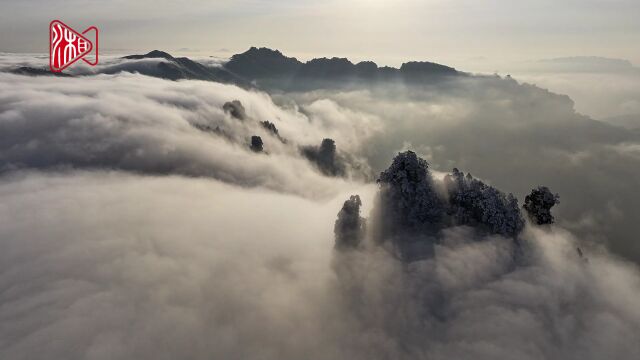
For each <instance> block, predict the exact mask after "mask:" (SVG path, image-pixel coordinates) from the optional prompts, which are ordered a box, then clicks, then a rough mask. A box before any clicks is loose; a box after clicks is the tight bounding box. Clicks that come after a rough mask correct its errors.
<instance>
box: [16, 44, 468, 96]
mask: <svg viewBox="0 0 640 360" xmlns="http://www.w3.org/2000/svg"><path fill="white" fill-rule="evenodd" d="M122 59H127V60H145V59H162V60H164V61H159V62H154V61H146V62H145V61H139V62H138V61H131V62H124V63H118V64H115V65H109V66H106V67H102V68H101V69H99V70H98V72H97V73H103V74H115V73H119V72H134V73H140V74H143V75H147V76H153V77H158V78H162V79H167V80H182V79H190V80H205V81H215V82H221V83H227V84H235V85H238V86H241V87H244V88H250V87H256V86H257V87H259V88H262V89H265V90H273V89H276V90H312V89H323V88H339V87H344V86H349V85H353V84H356V85H357V84H364V85H368V84H373V83H376V82H384V83H386V82H389V81H398V82H405V83H411V84H429V83H433V82H437V81H443V80H446V79H447V78H449V77H456V76H468V74H466V73H463V72H459V71H457V70H456V69H454V68H452V67H448V66H445V65H440V64H436V63H432V62H408V63H404V64H402V66H401V67H400V68H399V69H397V68H392V67H387V66H385V67H378V65H377V64H376V63H374V62H372V61H362V62H359V63H357V64H354V63H352V62H351V61H349V60H348V59H346V58H338V57H333V58H326V57H324V58H317V59H312V60H309V61H307V62H305V63H303V62H300V61H298V60H297V59H296V58H293V57H287V56H285V55H283V54H282V53H281V52H280V51H278V50H271V49H268V48H256V47H252V48H250V49H249V50H247V51H245V52H244V53H241V54H236V55H233V56H232V57H231V59H230V60H229V61H228V62H227V63H226V64H224V65H223V66H207V65H203V64H201V63H199V62H197V61H193V60H191V59H189V58H186V57H174V56H172V55H171V54H169V53H167V52H164V51H160V50H153V51H150V52H148V53H146V54H137V55H128V56H124V57H123V58H122ZM12 72H14V73H17V74H23V75H34V76H37V75H51V72H50V71H48V70H46V69H36V68H29V67H21V68H18V69H14V70H12ZM59 76H65V74H61V75H59Z"/></svg>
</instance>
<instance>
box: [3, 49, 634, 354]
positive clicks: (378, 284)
mask: <svg viewBox="0 0 640 360" xmlns="http://www.w3.org/2000/svg"><path fill="white" fill-rule="evenodd" d="M3 61H4V60H3ZM272 99H274V100H272ZM234 100H238V101H239V104H242V108H243V109H244V116H243V120H241V119H238V118H237V117H234V116H232V115H231V113H230V111H226V112H225V109H224V104H225V103H228V102H231V103H233V101H234ZM254 137H259V139H260V141H261V149H262V151H260V152H255V151H252V148H251V147H252V145H257V139H256V140H255V142H254V140H253V139H254ZM323 139H332V140H333V141H334V144H335V145H336V149H337V150H336V151H337V152H336V153H334V155H335V154H340V155H342V154H345V155H344V156H345V158H348V159H350V160H352V161H346V162H344V163H343V164H344V166H346V167H347V169H346V170H345V171H346V174H345V175H346V176H345V177H334V176H327V174H325V173H323V172H322V170H321V169H320V168H319V165H318V162H317V161H313V159H312V161H310V160H309V158H308V157H305V156H304V153H303V152H301V149H305V148H307V149H308V148H310V147H311V148H312V149H320V148H319V147H318V144H322V140H323ZM254 148H255V146H254ZM408 149H413V150H414V151H415V152H416V153H417V155H419V156H421V157H423V158H425V159H426V160H427V161H429V164H430V172H431V175H430V176H432V178H433V179H435V183H438V184H440V183H446V180H445V179H446V177H445V174H446V173H449V172H450V171H452V169H453V168H456V167H457V168H460V169H461V170H464V171H465V172H469V171H470V172H472V173H473V178H471V177H469V178H468V179H467V178H466V177H465V178H464V180H461V178H460V179H459V178H458V177H457V176H455V175H453V180H456V181H457V180H460V181H458V182H459V183H460V184H462V185H460V186H459V187H456V189H458V192H455V191H454V192H452V193H449V192H447V191H443V192H441V193H439V196H444V198H442V199H446V201H445V200H442V199H441V200H442V201H443V202H444V203H446V204H451V203H455V201H456V200H455V196H456V195H459V194H467V191H472V192H473V191H475V190H474V189H481V190H483V191H484V190H487V189H493V188H494V187H495V188H498V189H500V190H502V191H504V192H505V193H509V192H513V193H514V194H515V195H516V197H517V198H518V199H519V200H520V204H523V201H524V198H525V195H527V194H529V193H530V191H531V189H532V188H535V187H537V186H539V185H546V186H549V188H551V189H553V191H554V192H558V193H560V195H561V196H562V203H561V204H560V205H558V206H557V209H556V207H554V210H553V215H554V216H555V218H556V223H557V225H553V224H551V225H545V226H544V228H539V227H537V226H536V225H534V224H530V223H529V224H527V225H526V226H525V227H524V229H522V232H519V234H518V241H515V240H514V238H513V237H509V238H506V237H502V236H500V235H496V234H494V235H487V234H486V233H484V234H479V233H478V232H477V231H475V230H476V229H475V228H474V227H476V225H477V224H476V223H473V222H469V223H462V224H458V223H456V224H452V225H453V226H448V227H446V228H441V229H439V231H440V233H439V234H438V236H439V240H438V242H436V243H434V244H433V245H434V246H433V251H432V253H431V254H429V256H427V257H423V258H420V259H415V261H412V262H407V261H402V260H401V259H398V258H397V257H394V256H392V254H390V252H389V249H388V248H386V247H385V246H378V245H376V242H374V241H372V239H371V238H370V236H371V234H370V233H367V232H368V231H369V230H370V229H375V227H376V224H375V223H373V221H376V218H375V216H374V217H372V216H371V215H372V208H373V207H374V203H375V201H374V199H375V198H376V191H377V189H378V186H377V185H375V184H372V183H369V184H367V183H365V182H362V181H359V180H357V179H359V177H358V176H356V175H358V174H356V173H358V172H360V173H367V172H368V169H369V168H372V169H374V171H375V172H376V173H380V172H381V171H382V170H384V169H387V168H388V167H389V165H390V164H392V158H393V157H394V156H395V155H396V154H397V153H398V152H399V151H403V150H408ZM638 149H640V141H639V140H638V134H637V133H634V132H631V131H628V130H625V129H622V128H617V127H613V126H609V125H607V124H603V123H600V122H597V121H593V120H591V119H589V118H586V117H583V116H580V115H577V114H575V112H574V111H573V107H572V103H571V101H570V99H568V98H567V97H564V96H559V95H554V94H551V93H548V92H546V91H544V90H541V89H538V88H535V87H531V86H523V85H520V84H518V83H516V82H515V81H513V80H505V79H498V78H477V77H474V78H468V79H464V80H455V81H447V82H441V83H438V84H437V85H435V84H434V85H432V86H424V87H411V88H407V87H403V86H396V85H389V86H385V87H377V88H371V89H367V90H363V89H353V90H350V91H346V90H345V91H333V92H331V93H329V92H322V91H315V92H307V93H296V94H280V95H277V96H276V95H272V97H270V96H269V95H266V94H265V93H261V92H257V91H247V90H243V89H240V88H238V87H235V86H230V85H222V84H218V83H213V82H200V81H178V82H174V81H166V80H161V79H154V78H149V77H145V76H141V75H134V74H127V73H122V74H116V75H106V74H101V75H96V76H87V77H81V78H53V77H28V76H19V75H14V74H7V73H0V248H2V249H3V251H1V252H0V289H3V290H2V291H0V358H3V359H4V358H7V359H17V360H20V359H39V358H47V359H58V358H61V359H70V360H73V359H114V358H116V359H132V358H135V359H176V358H184V359H211V358H223V359H300V358H305V359H332V360H335V359H436V360H437V359H450V358H473V359H513V358H518V359H541V358H545V359H563V360H564V359H580V360H584V359H602V358H615V359H634V358H635V357H637V354H638V352H640V335H639V334H640V310H639V308H638V307H637V300H638V299H640V272H639V271H638V267H637V265H636V264H635V263H633V262H626V261H625V260H622V258H621V257H619V256H614V255H611V254H610V253H609V252H608V250H607V249H606V247H604V246H600V244H606V245H608V246H610V247H611V248H612V249H613V250H615V251H617V252H618V254H620V255H623V256H625V257H627V258H631V259H634V260H637V259H640V257H638V256H637V254H640V252H634V251H637V250H638V243H637V242H634V240H635V237H636V234H637V224H638V218H637V216H638V215H637V211H635V210H636V206H637V204H638V203H640V199H639V198H638V196H640V195H638V192H637V191H636V187H637V184H638V183H640V179H639V173H640V170H638V169H640V166H638V165H640V156H639V153H638ZM334 160H335V158H334ZM416 161H417V158H416ZM418 163H419V161H418ZM354 164H358V166H362V168H358V167H357V166H355V165H354ZM364 170H366V171H364ZM453 174H456V172H455V171H454V172H453ZM460 174H462V173H460ZM388 175H389V174H388ZM460 176H462V175H460ZM390 177H391V179H390ZM381 178H382V179H383V180H384V181H386V182H387V183H390V182H393V181H394V180H393V176H392V174H391V175H389V176H384V174H383V175H382V176H381ZM385 179H386V180H385ZM479 179H482V181H483V184H482V185H480V181H479ZM387 180H388V181H387ZM449 180H452V178H451V177H450V178H449ZM382 185H383V186H384V183H383V184H382ZM460 189H462V190H460ZM410 190H411V189H410ZM422 190H425V189H422V188H420V191H422ZM440 190H443V189H440ZM440 190H437V191H440ZM445 190H446V189H445ZM463 190H464V191H463ZM425 191H426V190H425ZM487 191H489V190H487ZM352 194H359V197H356V196H353V197H350V196H351V195H352ZM451 194H453V195H454V198H453V199H449V198H447V197H446V196H451ZM474 194H475V192H474ZM543 197H544V196H543ZM400 198H401V199H404V198H403V197H400ZM345 199H349V200H348V201H347V202H344V200H345ZM394 199H395V198H394ZM394 199H391V200H390V201H392V205H393V204H396V203H395V202H394V201H395V200H397V199H395V200H394ZM512 200H515V199H509V201H508V203H509V204H511V203H512V202H513V201H512ZM543 200H544V199H543ZM532 204H534V205H535V204H538V205H540V206H538V207H536V206H534V208H536V209H537V210H539V212H540V213H541V214H544V215H547V214H546V212H545V209H546V206H547V205H548V204H547V203H546V202H545V201H542V202H541V203H539V202H536V201H534V202H533V203H532ZM465 206H466V205H464V206H463V205H460V207H461V208H465ZM340 209H342V211H340ZM339 211H340V212H339ZM337 213H339V215H338V216H336V214H337ZM373 215H375V212H374V213H373ZM364 217H368V218H369V219H370V220H368V221H366V222H365V220H364ZM545 219H548V218H547V217H545ZM545 222H546V221H545ZM458 225H463V226H458ZM567 229H568V230H567ZM569 231H571V232H569ZM494 233H495V232H494ZM334 236H338V239H339V240H338V243H337V244H336V243H335V242H334V241H335V238H334ZM479 237H480V238H479ZM594 240H597V241H594ZM334 246H335V248H334ZM344 248H350V250H349V251H342V250H344ZM514 254H518V256H517V257H516V256H514ZM516 260H517V261H516Z"/></svg>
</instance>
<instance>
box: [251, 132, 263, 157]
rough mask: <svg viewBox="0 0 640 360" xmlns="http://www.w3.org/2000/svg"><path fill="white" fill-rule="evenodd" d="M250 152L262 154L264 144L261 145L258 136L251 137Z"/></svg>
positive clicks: (260, 139)
mask: <svg viewBox="0 0 640 360" xmlns="http://www.w3.org/2000/svg"><path fill="white" fill-rule="evenodd" d="M250 148H251V151H253V152H257V153H259V152H262V151H264V144H263V143H262V138H261V137H260V136H258V135H253V136H252V137H251V145H250Z"/></svg>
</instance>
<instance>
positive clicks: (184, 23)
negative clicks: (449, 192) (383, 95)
mask: <svg viewBox="0 0 640 360" xmlns="http://www.w3.org/2000/svg"><path fill="white" fill-rule="evenodd" d="M1 7H2V12H1V14H0V33H1V34H2V37H0V51H3V52H47V27H48V24H49V22H50V21H51V20H53V19H60V20H62V21H64V22H66V23H67V24H69V25H70V26H73V27H77V28H79V29H83V28H85V27H88V26H90V25H95V26H97V27H99V28H100V30H101V47H102V49H103V52H115V53H129V52H132V51H142V50H151V49H163V50H166V51H170V52H176V51H179V52H183V53H200V54H218V55H220V54H222V55H224V54H232V53H237V52H241V51H244V50H246V49H247V48H248V47H250V46H267V47H271V48H278V49H280V50H282V51H283V52H285V53H286V54H290V55H292V56H297V57H299V58H301V59H308V58H312V57H316V56H341V57H349V58H350V59H352V60H354V61H357V60H363V59H370V60H374V61H376V62H378V63H379V64H383V65H399V64H401V63H402V62H403V61H406V60H432V61H438V62H443V63H447V64H451V65H455V66H459V67H463V68H465V69H469V70H476V69H477V70H487V69H492V71H493V70H498V71H499V70H501V69H502V68H504V63H513V62H520V61H528V60H536V59H545V58H556V57H565V56H600V57H609V58H621V59H627V60H629V61H631V62H632V63H635V64H640V47H638V46H632V44H638V43H640V22H639V21H637V19H638V16H639V15H640V2H638V1H635V0H608V1H601V0H564V1H552V0H536V1H529V0H527V1H506V0H488V1H473V0H423V1H418V0H396V1H390V0H339V1H338V0H329V1H309V0H296V1H293V0H285V1H265V0H241V1H228V0H219V1H204V0H192V1H188V2H184V1H183V2H175V1H168V0H159V1H151V0H141V1H125V0H106V1H91V0H68V1H58V0H53V1H52V0H20V1H6V0H3V1H2V2H1ZM494 68H495V69H494Z"/></svg>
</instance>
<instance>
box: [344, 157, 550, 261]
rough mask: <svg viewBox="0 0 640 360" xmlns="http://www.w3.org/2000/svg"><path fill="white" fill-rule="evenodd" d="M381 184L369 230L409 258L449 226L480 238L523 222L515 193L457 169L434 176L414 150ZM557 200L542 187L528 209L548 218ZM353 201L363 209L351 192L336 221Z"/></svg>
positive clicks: (421, 253)
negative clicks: (462, 229)
mask: <svg viewBox="0 0 640 360" xmlns="http://www.w3.org/2000/svg"><path fill="white" fill-rule="evenodd" d="M378 184H379V185H380V189H379V192H378V195H377V198H376V203H375V207H374V209H373V211H372V216H371V218H370V223H371V227H370V228H371V229H372V231H371V232H370V233H369V235H370V236H371V239H372V240H373V241H374V243H377V244H386V243H390V244H391V245H392V247H393V249H394V251H395V252H396V254H397V255H398V256H399V257H400V258H401V259H403V260H406V261H413V260H416V259H421V258H424V257H425V256H428V255H429V254H431V253H432V251H433V248H432V247H433V245H435V244H438V243H439V242H440V238H441V237H442V236H443V231H446V230H447V229H452V228H456V227H460V226H464V227H467V228H470V229H472V232H473V233H474V234H475V235H473V236H477V238H478V239H480V238H483V237H485V236H491V235H500V236H502V237H504V238H511V239H516V238H517V237H518V235H519V234H520V232H521V231H522V230H523V229H524V226H525V221H524V218H523V216H522V213H521V212H520V209H519V206H518V200H517V199H516V198H515V196H513V194H505V193H503V192H502V191H500V190H498V189H496V188H494V187H492V186H490V185H487V184H485V183H484V182H482V181H480V180H478V179H475V178H474V177H473V176H471V174H466V175H465V173H463V172H461V171H459V170H458V169H453V171H452V172H451V173H450V174H447V175H446V176H445V177H444V179H443V180H441V181H440V180H437V179H434V177H433V176H432V174H431V172H430V171H429V164H428V163H427V161H426V160H424V159H422V158H420V157H418V156H417V155H416V153H414V152H413V151H406V152H403V153H399V154H398V155H397V156H396V157H395V158H394V159H393V162H392V164H391V166H389V168H388V169H387V170H385V171H383V172H382V173H381V174H380V178H379V179H378ZM556 201H557V195H553V194H551V192H550V191H549V190H548V189H547V188H544V187H541V188H538V189H536V190H534V193H532V195H530V196H528V197H527V200H526V203H525V209H527V211H529V212H530V213H531V211H533V212H534V213H535V216H536V219H540V221H536V223H537V224H543V223H550V222H552V220H553V216H551V213H550V209H551V207H552V206H553V205H554V204H555V203H556ZM354 203H357V208H358V209H359V207H360V199H359V198H357V199H356V198H354V197H353V196H352V197H351V199H350V200H348V201H347V202H346V203H345V206H344V207H343V209H342V210H341V211H340V214H339V215H338V221H341V220H340V219H343V218H345V212H346V211H348V209H350V208H352V207H355V205H353V204H354ZM345 209H347V210H345ZM529 209H531V210H529ZM353 228H354V227H353ZM343 242H344V237H343V236H342V232H338V231H336V244H338V243H343ZM358 244H359V242H358ZM337 248H339V249H340V248H342V247H337Z"/></svg>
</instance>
